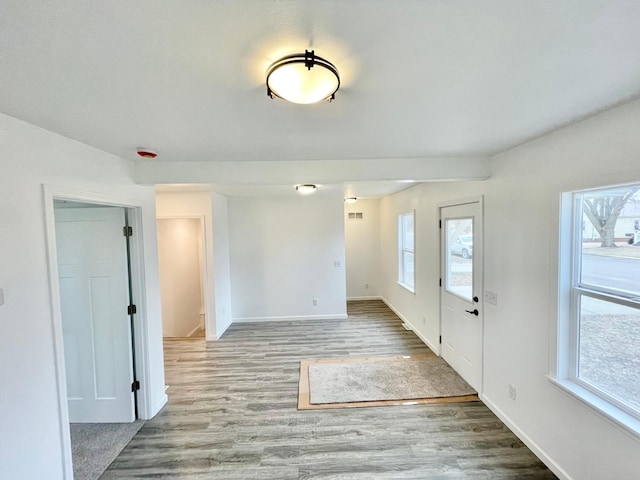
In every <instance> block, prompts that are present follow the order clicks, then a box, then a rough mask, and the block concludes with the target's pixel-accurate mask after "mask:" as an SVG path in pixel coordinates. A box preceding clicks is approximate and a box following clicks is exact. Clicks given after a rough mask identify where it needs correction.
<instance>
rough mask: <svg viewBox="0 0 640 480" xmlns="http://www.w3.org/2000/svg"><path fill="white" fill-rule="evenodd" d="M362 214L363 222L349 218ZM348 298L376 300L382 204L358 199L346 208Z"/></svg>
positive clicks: (345, 232) (345, 235)
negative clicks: (355, 213) (356, 213)
mask: <svg viewBox="0 0 640 480" xmlns="http://www.w3.org/2000/svg"><path fill="white" fill-rule="evenodd" d="M350 212H351V213H354V212H360V213H362V217H363V218H362V219H352V220H350V219H349V213H350ZM344 222H345V223H344V237H345V249H346V252H345V254H346V260H345V264H346V275H347V298H348V299H354V300H356V299H366V298H377V297H378V296H379V295H380V293H379V285H378V279H379V276H380V272H379V259H380V201H379V200H377V199H376V200H358V201H357V202H356V203H353V204H348V203H346V204H345V207H344Z"/></svg>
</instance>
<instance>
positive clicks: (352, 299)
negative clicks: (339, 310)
mask: <svg viewBox="0 0 640 480" xmlns="http://www.w3.org/2000/svg"><path fill="white" fill-rule="evenodd" d="M355 300H382V297H381V296H380V295H372V296H369V297H347V302H351V301H355Z"/></svg>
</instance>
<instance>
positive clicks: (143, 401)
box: [43, 185, 151, 480]
mask: <svg viewBox="0 0 640 480" xmlns="http://www.w3.org/2000/svg"><path fill="white" fill-rule="evenodd" d="M43 200H44V216H45V234H46V244H47V263H48V266H49V272H48V273H49V298H50V301H51V305H50V307H51V318H52V333H53V348H54V356H55V365H54V366H55V372H56V384H57V393H58V418H59V420H60V425H59V428H60V435H61V438H60V444H61V450H62V471H63V475H64V478H65V479H69V480H70V479H72V478H73V463H72V458H71V435H70V432H69V406H68V403H67V379H66V368H65V360H64V342H63V335H62V313H61V307H60V285H59V280H58V259H57V256H56V226H55V216H54V207H53V202H54V200H69V201H73V202H83V203H93V204H99V205H109V206H114V207H123V208H126V209H128V215H129V223H130V225H131V226H132V227H133V229H134V232H136V233H135V234H134V235H133V237H131V239H132V240H131V244H130V247H131V251H130V252H131V280H130V281H131V289H132V292H133V300H134V303H135V305H136V306H137V307H138V309H137V313H136V315H134V332H135V349H136V360H135V363H136V365H135V367H136V374H137V379H138V380H139V381H140V390H139V391H138V396H137V400H138V416H139V417H140V418H143V419H147V418H149V416H150V412H151V395H150V393H151V390H150V385H149V381H150V375H149V348H148V345H147V341H146V339H147V338H148V334H147V312H146V305H147V302H146V295H145V291H146V290H145V280H144V255H143V254H144V245H143V237H142V208H141V205H140V204H139V202H138V201H136V200H131V199H128V198H120V197H115V196H111V195H104V194H100V193H94V192H86V191H81V190H74V189H70V188H65V187H58V186H53V185H43Z"/></svg>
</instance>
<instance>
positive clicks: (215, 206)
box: [211, 193, 233, 338]
mask: <svg viewBox="0 0 640 480" xmlns="http://www.w3.org/2000/svg"><path fill="white" fill-rule="evenodd" d="M211 211H212V214H213V268H214V273H213V274H214V283H215V311H216V338H220V337H221V336H222V334H223V333H224V332H225V331H226V330H227V328H229V326H230V325H231V322H232V318H233V312H232V309H231V264H230V252H229V248H230V247H229V206H228V202H227V198H226V197H224V196H222V195H218V194H217V193H214V194H212V195H211Z"/></svg>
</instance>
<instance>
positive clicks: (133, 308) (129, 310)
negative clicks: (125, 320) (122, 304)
mask: <svg viewBox="0 0 640 480" xmlns="http://www.w3.org/2000/svg"><path fill="white" fill-rule="evenodd" d="M136 313H138V309H137V308H136V306H135V305H129V306H128V307H127V315H135V314H136Z"/></svg>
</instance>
